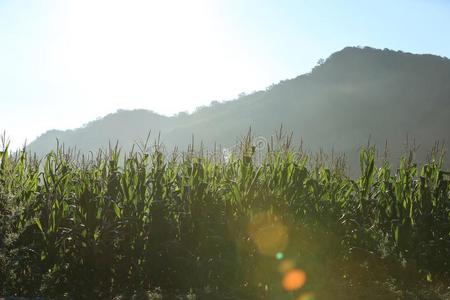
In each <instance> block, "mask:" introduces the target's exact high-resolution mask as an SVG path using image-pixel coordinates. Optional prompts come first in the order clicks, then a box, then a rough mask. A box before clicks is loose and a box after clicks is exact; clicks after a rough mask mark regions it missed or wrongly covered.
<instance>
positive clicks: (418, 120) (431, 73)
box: [30, 48, 450, 156]
mask: <svg viewBox="0 0 450 300" xmlns="http://www.w3.org/2000/svg"><path fill="white" fill-rule="evenodd" d="M282 123H283V125H284V127H285V128H287V129H289V130H293V132H294V136H295V137H297V139H298V140H299V139H300V137H302V138H303V139H304V141H305V143H306V145H308V146H310V147H311V149H313V150H315V149H317V148H318V147H324V148H326V149H330V148H331V147H334V149H335V150H337V151H346V152H352V153H353V152H354V151H356V149H357V148H358V147H359V146H361V145H364V144H366V143H367V140H368V138H369V136H370V137H371V140H372V141H373V142H375V143H377V144H379V145H384V142H385V140H388V142H389V144H390V145H391V146H390V150H391V153H392V154H393V155H394V156H395V155H398V153H399V152H400V151H401V150H402V145H403V143H404V142H405V141H406V136H407V135H409V136H411V137H415V138H416V141H417V142H419V143H420V144H421V145H422V149H429V148H430V147H431V146H432V145H433V143H434V142H435V141H436V140H442V139H446V140H450V130H449V129H450V60H449V59H446V58H442V57H439V56H433V55H415V54H409V53H403V52H395V51H390V50H377V49H372V48H364V49H361V48H345V49H343V50H341V51H339V52H336V53H334V54H333V55H331V56H330V57H329V58H328V59H327V60H326V61H325V62H324V63H323V64H321V65H319V66H317V67H315V68H314V69H313V70H312V71H311V73H308V74H305V75H301V76H299V77H297V78H294V79H291V80H286V81H282V82H280V83H279V84H276V85H274V86H272V87H271V88H270V89H268V90H266V91H260V92H256V93H254V94H251V95H248V96H243V97H240V98H239V99H236V100H234V101H228V102H224V103H215V104H213V105H210V106H208V107H204V108H201V109H198V110H197V111H196V112H194V113H192V114H190V115H178V116H174V117H164V116H160V115H157V114H155V113H152V112H149V111H144V110H137V111H119V112H117V113H115V114H111V115H108V116H106V117H105V118H103V119H100V120H97V121H94V122H91V123H89V124H88V125H86V126H84V127H82V128H79V129H76V130H71V131H63V132H61V131H49V132H47V133H45V134H44V135H42V136H41V137H39V138H38V139H36V140H35V141H34V142H33V143H31V145H30V149H32V150H33V151H36V152H38V153H45V152H47V151H48V150H49V149H50V148H51V147H52V146H53V145H54V143H52V141H53V140H54V139H55V138H59V140H60V141H61V142H64V143H65V144H67V145H69V146H73V145H77V147H78V148H79V149H82V150H83V151H87V150H95V149H97V148H99V147H105V146H107V144H108V140H112V141H115V140H117V139H118V140H119V141H120V143H121V145H122V146H124V147H125V148H127V147H129V145H130V144H131V143H133V142H134V141H137V140H139V138H141V139H145V137H146V135H147V132H148V131H149V130H152V132H159V131H160V132H161V136H162V141H163V142H164V143H165V144H166V145H167V146H168V147H170V148H171V147H173V146H175V145H178V146H180V147H182V148H183V147H185V146H186V145H187V144H188V143H190V141H191V136H192V134H194V135H195V138H196V141H200V140H202V141H203V142H204V144H205V145H207V146H212V145H213V143H214V142H217V143H218V144H221V145H224V146H230V145H232V144H233V143H234V142H235V141H236V140H237V139H238V138H239V137H240V136H242V135H244V134H245V133H246V132H247V130H248V128H249V127H250V126H251V127H252V130H253V132H254V134H256V135H259V134H261V135H264V136H270V135H271V134H272V133H273V132H274V131H275V130H277V129H278V128H279V127H280V124H282ZM153 136H155V135H153Z"/></svg>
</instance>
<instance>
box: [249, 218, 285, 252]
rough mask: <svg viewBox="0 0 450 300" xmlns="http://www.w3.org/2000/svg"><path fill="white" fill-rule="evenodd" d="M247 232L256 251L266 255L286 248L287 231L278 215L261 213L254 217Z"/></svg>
mask: <svg viewBox="0 0 450 300" xmlns="http://www.w3.org/2000/svg"><path fill="white" fill-rule="evenodd" d="M249 234H250V237H251V238H252V240H253V242H254V243H255V245H256V247H257V249H258V251H259V252H260V253H261V254H263V255H267V256H272V257H273V256H275V255H277V254H278V253H282V251H283V250H284V249H285V248H286V246H287V244H288V232H287V228H286V226H284V225H283V224H282V223H281V221H280V220H279V219H278V217H276V216H274V215H273V214H271V213H261V214H258V215H256V216H255V217H254V219H253V221H252V223H251V224H250V227H249Z"/></svg>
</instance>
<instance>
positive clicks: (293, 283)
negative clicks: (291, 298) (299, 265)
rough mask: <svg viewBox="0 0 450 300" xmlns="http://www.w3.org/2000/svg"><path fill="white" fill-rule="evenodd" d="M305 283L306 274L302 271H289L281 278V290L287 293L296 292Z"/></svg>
mask: <svg viewBox="0 0 450 300" xmlns="http://www.w3.org/2000/svg"><path fill="white" fill-rule="evenodd" d="M305 282H306V273H305V272H303V271H302V270H298V269H295V270H291V271H289V272H287V273H286V275H284V277H283V281H282V284H283V288H284V289H285V290H287V291H289V292H292V291H295V290H298V289H299V288H301V287H302V286H303V285H305Z"/></svg>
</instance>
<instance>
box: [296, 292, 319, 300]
mask: <svg viewBox="0 0 450 300" xmlns="http://www.w3.org/2000/svg"><path fill="white" fill-rule="evenodd" d="M315 299H316V297H314V293H312V292H308V293H305V294H303V295H300V297H298V298H297V300H315Z"/></svg>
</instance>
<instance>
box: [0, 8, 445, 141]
mask: <svg viewBox="0 0 450 300" xmlns="http://www.w3.org/2000/svg"><path fill="white" fill-rule="evenodd" d="M449 33H450V1H447V0H395V1H394V0H390V1H385V0H382V1H364V0H359V1H353V0H345V1H320V0H303V1H302V0H297V1H288V0H273V1H269V0H223V1H219V0H217V1H213V0H198V1H197V0H190V1H186V0H179V1H170V0H169V1H168V0H165V1H130V0H123V1H111V0H108V1H94V0H89V1H88V0H86V1H84V0H73V1H68V0H65V1H64V0H61V1H58V0H47V1H44V0H42V1H37V0H36V1H31V0H28V1H25V0H10V1H5V0H0V130H2V131H3V130H6V132H7V135H9V136H10V138H11V139H12V141H13V145H14V146H17V145H19V144H21V143H23V141H24V140H25V139H28V141H31V140H32V139H34V138H35V137H36V136H38V135H39V134H42V133H43V132H45V131H46V130H48V129H52V128H57V129H67V128H75V127H79V126H80V125H82V124H83V123H86V122H88V121H90V120H93V119H95V118H97V117H100V116H103V115H105V114H107V113H110V112H114V111H116V110H117V109H120V108H123V109H133V108H146V109H150V110H154V111H156V112H159V113H162V114H166V115H172V114H174V113H177V112H179V111H185V110H188V111H192V110H193V109H195V107H197V106H200V105H205V104H208V103H209V102H211V101H212V100H229V99H233V98H235V97H236V95H238V94H239V93H240V92H243V91H244V92H251V91H253V90H259V89H264V88H265V87H267V86H269V85H270V84H271V83H276V82H279V81H280V80H284V79H287V78H292V77H295V76H297V75H300V74H302V73H305V72H308V71H310V70H311V68H312V67H313V66H314V65H315V64H316V62H317V61H318V59H319V58H326V57H328V56H329V55H330V54H331V53H333V52H335V51H338V50H340V49H342V48H343V47H345V46H357V45H361V46H371V47H376V48H390V49H394V50H402V51H406V52H413V53H431V54H437V55H441V56H446V57H450V38H449V37H448V36H449Z"/></svg>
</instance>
